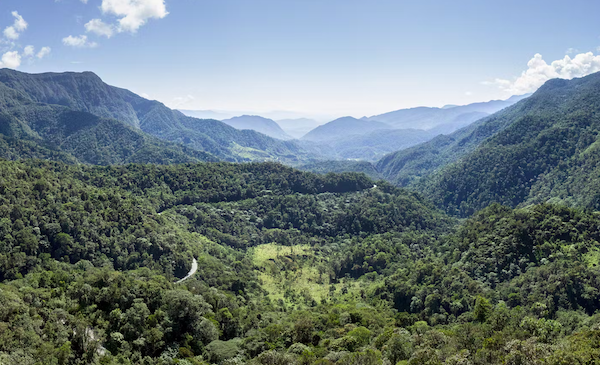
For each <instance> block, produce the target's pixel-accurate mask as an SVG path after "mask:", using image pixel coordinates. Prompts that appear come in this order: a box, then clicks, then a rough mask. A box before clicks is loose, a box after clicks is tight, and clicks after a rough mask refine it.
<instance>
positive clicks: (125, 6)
mask: <svg viewBox="0 0 600 365" xmlns="http://www.w3.org/2000/svg"><path fill="white" fill-rule="evenodd" d="M101 9H102V12H103V13H104V14H112V15H115V16H117V17H119V18H120V19H119V20H118V22H119V27H118V29H119V31H121V32H131V33H135V32H137V30H138V29H139V28H140V27H141V26H142V25H144V24H146V22H147V21H148V20H149V19H162V18H164V17H166V16H167V15H168V14H169V13H168V12H167V7H166V5H165V1H164V0H102V5H101Z"/></svg>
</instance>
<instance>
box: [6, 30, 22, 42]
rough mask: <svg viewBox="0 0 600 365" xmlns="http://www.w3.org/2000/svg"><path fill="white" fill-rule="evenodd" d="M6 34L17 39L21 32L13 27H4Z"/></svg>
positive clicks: (11, 38)
mask: <svg viewBox="0 0 600 365" xmlns="http://www.w3.org/2000/svg"><path fill="white" fill-rule="evenodd" d="M4 36H5V37H6V38H8V39H10V40H17V39H18V38H19V33H18V32H17V31H16V30H15V28H13V27H7V28H6V29H4Z"/></svg>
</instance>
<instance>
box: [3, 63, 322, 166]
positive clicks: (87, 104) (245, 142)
mask: <svg viewBox="0 0 600 365" xmlns="http://www.w3.org/2000/svg"><path fill="white" fill-rule="evenodd" d="M0 107H1V108H2V109H1V110H2V112H3V113H4V114H5V118H4V122H3V123H2V125H1V126H0V130H2V131H4V132H3V134H4V136H5V137H8V138H28V139H29V140H30V141H33V140H35V141H37V142H39V144H40V145H41V144H42V143H44V144H45V147H44V148H46V149H47V148H51V149H52V150H54V151H57V152H64V153H67V154H70V155H72V156H74V157H75V158H76V159H78V160H80V161H82V162H86V163H99V164H108V163H125V162H133V161H136V162H143V161H144V158H145V157H144V156H153V155H158V156H160V157H156V156H155V157H156V160H155V158H154V157H153V158H152V159H151V160H150V161H147V162H157V163H163V162H169V161H172V162H191V161H197V160H198V159H201V160H216V159H223V160H230V161H264V160H273V161H281V162H285V163H288V164H299V163H304V162H307V161H310V160H312V159H313V158H314V157H315V156H312V155H311V154H310V153H308V152H306V151H305V150H304V149H303V148H302V147H301V146H300V145H298V144H297V143H295V142H291V141H289V142H287V141H281V140H278V139H274V138H271V137H268V136H266V135H264V134H261V133H258V132H255V131H252V130H237V129H235V128H233V127H231V126H229V125H227V124H225V123H222V122H219V121H216V120H208V119H197V118H192V117H188V116H185V115H184V114H182V113H181V112H179V111H175V110H171V109H169V108H167V107H166V106H165V105H163V104H162V103H160V102H157V101H152V100H147V99H144V98H142V97H140V96H138V95H136V94H134V93H132V92H130V91H128V90H125V89H120V88H117V87H113V86H110V85H107V84H105V83H104V82H102V80H101V79H100V78H99V77H98V76H96V75H95V74H93V73H91V72H84V73H44V74H27V73H22V72H18V71H14V70H9V69H2V70H0ZM150 150H151V151H152V153H150V152H149V151H150ZM94 151H96V152H94ZM113 152H114V153H113ZM115 153H116V155H114V154H115ZM12 154H13V155H15V156H16V155H19V153H16V152H15V153H12ZM108 155H114V156H112V157H110V158H108V157H106V156H108ZM211 155H212V156H211ZM115 156H119V157H115ZM213 156H214V157H213ZM111 159H114V161H113V160H111Z"/></svg>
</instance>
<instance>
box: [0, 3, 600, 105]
mask: <svg viewBox="0 0 600 365" xmlns="http://www.w3.org/2000/svg"><path fill="white" fill-rule="evenodd" d="M14 12H17V13H16V14H17V15H18V17H22V20H23V21H25V22H26V23H27V27H26V28H24V27H23V23H22V22H21V23H18V20H19V19H18V17H16V16H15V13H14ZM598 14H600V2H597V1H578V0H572V1H570V2H568V4H567V3H565V2H564V1H560V2H559V1H526V0H520V1H512V0H507V1H502V2H493V1H481V0H478V1H474V0H473V1H471V0H469V1H466V0H458V1H447V0H444V1H441V0H440V1H433V0H430V1H427V0H420V1H399V0H394V1H392V0H389V1H388V0H368V1H367V0H361V1H356V0H87V3H84V1H82V0H56V1H54V0H27V1H24V0H1V2H0V28H1V29H2V30H3V34H2V35H1V36H2V40H1V41H0V55H6V54H7V53H8V56H7V58H4V63H3V66H5V67H12V68H17V69H18V70H21V71H25V72H35V73H37V72H46V71H93V72H95V73H97V74H98V75H99V76H100V77H102V78H103V79H104V80H105V81H106V82H108V83H110V84H112V85H116V86H120V87H123V88H127V89H130V90H132V91H134V92H136V93H139V94H143V95H147V96H149V97H151V98H153V99H157V100H160V101H162V102H164V103H165V104H167V105H169V106H171V107H179V108H186V109H215V110H240V111H252V112H257V113H260V112H264V111H269V110H294V111H299V112H302V113H306V114H307V115H312V114H326V115H332V116H341V115H353V116H363V115H374V114H378V113H382V112H387V111H391V110H396V109H400V108H406V107H414V106H420V105H426V106H442V105H444V104H466V103H471V102H476V101H485V100H490V99H499V98H506V97H508V96H510V94H513V93H520V92H527V91H531V90H533V89H535V88H536V87H537V86H539V84H540V83H541V82H543V81H545V79H547V78H550V77H574V76H583V75H584V74H587V73H590V72H594V71H598V70H600V57H597V56H595V55H597V54H598V53H600V52H598V47H599V46H600V38H599V36H600V25H599V22H598ZM92 20H94V22H92V23H90V22H91V21H92ZM86 24H87V26H86ZM90 24H91V25H90ZM8 27H12V28H13V29H12V31H10V30H9V31H8V32H7V31H6V28H8ZM15 33H16V34H17V35H18V38H15ZM108 35H110V38H109V37H107V36H108ZM82 36H85V37H87V38H83V37H82ZM26 46H33V49H31V48H29V49H28V50H26V49H25V47H26ZM42 47H47V48H46V49H45V50H46V51H45V52H44V54H41V55H40V54H39V51H40V50H41V49H42ZM48 49H50V50H51V51H50V52H48ZM15 52H16V54H15ZM588 52H592V54H589V53H588ZM536 54H539V56H537V57H534V56H535V55H536ZM567 54H568V55H569V57H570V58H569V59H568V60H567V61H565V60H564V57H565V56H566V55H567ZM9 56H10V57H9ZM16 56H18V57H19V58H20V62H18V63H19V64H18V65H17V60H16V58H15V57H16ZM38 56H41V57H38ZM530 60H532V61H531V62H530ZM555 60H562V61H560V62H558V63H555V64H551V62H552V61H555ZM574 60H576V61H574ZM528 62H530V64H529V66H528ZM525 71H527V72H528V73H527V74H525V75H524V76H522V73H523V72H525Z"/></svg>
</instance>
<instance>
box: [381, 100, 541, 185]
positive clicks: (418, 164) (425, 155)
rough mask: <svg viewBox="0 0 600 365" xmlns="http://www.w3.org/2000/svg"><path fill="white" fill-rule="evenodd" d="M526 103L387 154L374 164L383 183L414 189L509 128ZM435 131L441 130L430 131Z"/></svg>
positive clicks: (527, 105) (526, 106)
mask: <svg viewBox="0 0 600 365" xmlns="http://www.w3.org/2000/svg"><path fill="white" fill-rule="evenodd" d="M528 100H529V99H525V100H524V101H521V102H519V103H517V104H515V105H513V106H511V107H508V108H505V109H504V110H501V111H499V112H497V113H495V114H493V115H491V116H488V117H485V118H481V119H479V120H477V121H475V122H473V123H471V124H468V125H467V126H466V127H463V128H461V129H459V130H457V131H455V132H453V133H451V134H448V135H438V136H437V137H435V138H433V139H431V140H430V141H427V142H425V143H421V144H419V145H416V146H413V147H410V148H407V149H405V150H401V151H396V152H393V153H390V154H389V155H387V156H384V157H383V158H381V159H380V160H379V161H378V162H377V165H376V166H377V170H378V171H379V172H380V173H381V174H382V175H383V176H384V178H385V179H386V180H388V181H391V182H392V183H394V184H396V185H399V186H409V185H415V184H417V183H418V182H419V181H420V180H422V179H423V178H426V177H428V176H429V175H431V174H432V173H433V172H435V171H437V170H438V169H440V168H442V167H444V166H446V165H448V164H451V163H453V162H455V161H457V160H458V159H460V158H462V157H463V156H465V155H467V154H468V153H470V152H472V151H473V150H474V149H475V148H476V147H477V146H478V145H479V144H480V143H482V142H483V141H484V140H485V139H487V138H489V137H491V136H493V135H494V134H495V133H497V132H499V131H501V130H503V129H504V128H506V127H507V126H508V125H510V124H511V123H512V122H513V121H514V120H515V119H517V118H519V116H520V115H521V114H522V113H525V112H526V111H527V110H528V109H529V105H530V104H527V102H528ZM477 116H478V115H477V114H475V117H477ZM438 128H443V127H442V126H439V127H437V128H435V129H433V130H438Z"/></svg>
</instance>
